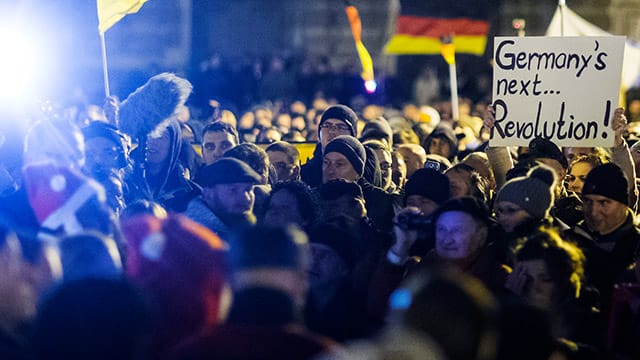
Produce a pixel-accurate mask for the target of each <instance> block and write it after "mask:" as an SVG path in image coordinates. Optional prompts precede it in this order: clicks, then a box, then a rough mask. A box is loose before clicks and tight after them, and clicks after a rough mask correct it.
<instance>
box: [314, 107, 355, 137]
mask: <svg viewBox="0 0 640 360" xmlns="http://www.w3.org/2000/svg"><path fill="white" fill-rule="evenodd" d="M329 119H337V120H340V121H344V122H345V123H346V124H347V125H349V126H350V127H351V136H354V137H355V136H356V124H357V123H358V115H356V113H355V112H354V111H353V110H351V108H350V107H348V106H345V105H332V106H329V107H328V108H327V110H325V111H324V112H323V113H322V116H321V117H320V124H318V135H320V126H322V123H323V122H325V121H327V120H329Z"/></svg>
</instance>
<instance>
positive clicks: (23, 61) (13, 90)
mask: <svg viewBox="0 0 640 360" xmlns="http://www.w3.org/2000/svg"><path fill="white" fill-rule="evenodd" d="M36 48H37V44H36V43H35V42H34V41H33V40H32V39H31V38H30V37H29V36H28V35H27V34H25V33H23V32H21V31H20V30H19V29H17V28H13V27H11V26H6V25H5V26H2V25H0V49H2V54H1V55H0V100H3V101H6V100H9V101H18V100H26V99H25V97H27V96H29V95H30V94H32V93H33V91H34V90H35V89H34V87H35V86H36V84H37V82H38V80H39V77H40V75H41V74H40V73H41V67H40V66H39V65H40V64H39V61H38V60H39V56H38V52H37V51H36Z"/></svg>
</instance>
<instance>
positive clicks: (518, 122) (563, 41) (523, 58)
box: [490, 36, 625, 147]
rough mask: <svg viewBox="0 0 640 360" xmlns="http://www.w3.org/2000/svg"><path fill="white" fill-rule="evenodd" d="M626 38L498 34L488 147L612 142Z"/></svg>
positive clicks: (596, 144) (605, 143)
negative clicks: (537, 140)
mask: <svg viewBox="0 0 640 360" xmlns="http://www.w3.org/2000/svg"><path fill="white" fill-rule="evenodd" d="M624 43H625V38H624V36H606V37H496V38H495V44H494V49H495V50H494V72H493V106H494V109H495V111H496V114H495V118H496V122H495V126H494V128H493V129H492V131H491V140H490V144H491V146H512V145H514V146H527V145H528V144H529V141H531V140H532V139H533V138H535V137H538V136H540V137H544V138H547V139H549V140H551V141H553V142H554V143H556V144H557V145H559V146H584V147H591V146H603V147H611V146H613V140H614V139H613V135H614V133H613V130H612V129H611V118H612V116H613V111H614V110H615V108H616V107H617V104H618V97H619V91H620V74H621V71H622V61H623V56H624Z"/></svg>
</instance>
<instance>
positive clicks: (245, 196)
mask: <svg viewBox="0 0 640 360" xmlns="http://www.w3.org/2000/svg"><path fill="white" fill-rule="evenodd" d="M260 181H261V177H260V175H258V174H257V173H256V172H255V171H253V170H252V169H251V168H250V167H249V165H247V164H245V163H244V162H242V161H240V160H238V159H234V158H222V159H220V160H218V161H216V162H214V163H213V164H211V165H207V166H205V167H203V168H202V169H201V170H200V171H199V172H198V176H197V177H196V179H195V182H196V183H197V184H198V185H200V186H201V187H202V195H201V196H198V197H197V198H195V199H193V200H191V201H190V202H189V205H188V206H187V210H186V211H185V212H184V214H185V215H186V216H188V217H189V218H191V219H192V220H194V221H196V222H199V223H201V224H202V225H204V226H206V227H208V228H209V229H210V230H211V231H213V232H215V233H216V234H217V235H218V236H220V237H221V238H222V239H224V240H228V236H229V234H230V232H231V231H233V230H236V229H242V228H245V227H249V226H251V225H253V224H255V216H254V214H253V205H254V202H255V195H254V193H253V188H254V186H255V185H256V184H259V183H260Z"/></svg>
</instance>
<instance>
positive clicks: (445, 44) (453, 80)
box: [440, 34, 460, 121]
mask: <svg viewBox="0 0 640 360" xmlns="http://www.w3.org/2000/svg"><path fill="white" fill-rule="evenodd" d="M440 52H441V54H442V57H443V58H444V60H445V61H446V62H447V64H449V87H450V88H451V117H452V120H453V121H458V120H460V109H458V74H457V71H456V48H455V45H454V44H453V35H452V34H450V35H447V36H443V37H442V38H441V39H440Z"/></svg>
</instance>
